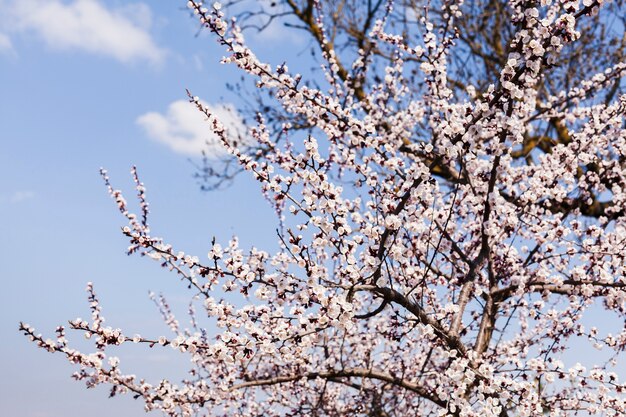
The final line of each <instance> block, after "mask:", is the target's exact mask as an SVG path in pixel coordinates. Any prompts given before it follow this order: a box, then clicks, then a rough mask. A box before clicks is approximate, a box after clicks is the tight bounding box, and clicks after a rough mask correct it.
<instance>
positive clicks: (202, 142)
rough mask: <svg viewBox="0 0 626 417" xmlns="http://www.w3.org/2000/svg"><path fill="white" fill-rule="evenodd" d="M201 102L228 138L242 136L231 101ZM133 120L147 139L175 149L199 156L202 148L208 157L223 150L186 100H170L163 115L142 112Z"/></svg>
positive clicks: (217, 154) (200, 114) (202, 116)
mask: <svg viewBox="0 0 626 417" xmlns="http://www.w3.org/2000/svg"><path fill="white" fill-rule="evenodd" d="M203 104H204V105H205V106H206V107H207V109H209V111H210V112H211V113H213V114H214V115H215V116H216V117H217V118H218V119H219V121H220V122H222V123H223V124H224V126H225V127H226V129H227V132H228V135H229V137H230V138H232V139H237V138H238V137H243V136H244V134H245V131H246V129H245V126H244V122H243V119H242V117H241V115H240V114H239V113H238V112H237V110H236V109H235V108H234V106H233V105H232V104H216V105H210V104H207V103H203ZM137 123H138V124H139V125H140V126H141V127H142V128H143V129H144V130H145V131H146V133H147V134H148V136H149V137H150V138H151V139H153V140H155V141H157V142H161V143H163V144H165V145H167V146H168V147H169V148H170V149H172V150H173V151H175V152H178V153H182V154H186V155H199V154H200V153H201V152H202V151H205V152H206V153H207V155H208V156H209V157H211V156H213V157H218V156H220V155H224V153H225V150H224V148H223V147H222V145H221V143H220V141H219V139H218V138H217V136H216V135H215V134H214V133H213V132H212V131H211V126H210V125H209V123H207V121H206V120H205V117H204V115H203V114H202V113H200V112H199V111H198V109H197V108H196V107H195V106H194V105H193V104H191V103H189V102H188V101H186V100H178V101H175V102H173V103H171V104H170V105H169V106H168V108H167V112H166V113H165V114H161V113H157V112H150V113H146V114H144V115H142V116H140V117H138V118H137Z"/></svg>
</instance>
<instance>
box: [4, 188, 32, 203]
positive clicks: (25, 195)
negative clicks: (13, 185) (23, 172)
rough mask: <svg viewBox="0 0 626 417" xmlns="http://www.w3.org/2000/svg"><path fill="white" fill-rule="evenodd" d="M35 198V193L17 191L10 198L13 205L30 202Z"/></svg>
mask: <svg viewBox="0 0 626 417" xmlns="http://www.w3.org/2000/svg"><path fill="white" fill-rule="evenodd" d="M34 197H35V193H34V192H32V191H16V192H14V193H13V195H11V197H9V202H11V203H13V204H17V203H21V202H22V201H25V200H30V199H31V198H34Z"/></svg>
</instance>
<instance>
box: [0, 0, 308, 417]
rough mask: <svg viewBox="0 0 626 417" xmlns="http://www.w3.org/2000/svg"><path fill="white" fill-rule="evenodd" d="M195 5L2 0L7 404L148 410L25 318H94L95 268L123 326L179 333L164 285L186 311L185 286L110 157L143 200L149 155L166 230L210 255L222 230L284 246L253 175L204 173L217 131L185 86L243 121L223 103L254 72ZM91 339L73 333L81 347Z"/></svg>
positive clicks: (15, 409)
mask: <svg viewBox="0 0 626 417" xmlns="http://www.w3.org/2000/svg"><path fill="white" fill-rule="evenodd" d="M185 3H186V2H185V1H178V2H177V1H165V0H157V1H152V2H149V3H148V2H146V3H139V2H134V1H116V0H113V1H104V0H71V1H69V0H64V1H61V0H19V1H17V0H15V1H14V0H0V126H1V127H0V146H1V148H0V248H1V251H2V253H3V254H4V257H5V260H4V262H2V263H1V264H0V279H2V288H3V290H2V292H0V309H1V313H2V314H1V317H0V326H1V328H0V331H1V334H2V336H3V339H4V340H3V343H2V344H0V358H1V359H0V360H1V362H0V368H1V369H2V372H3V377H2V378H1V379H0V415H3V416H21V417H52V416H64V417H72V416H84V415H90V416H93V417H100V416H103V417H104V416H110V415H118V416H137V415H143V414H144V413H143V410H142V405H141V403H140V402H138V401H133V400H132V399H131V398H130V397H123V398H118V399H116V400H109V399H108V398H107V392H106V390H104V389H96V390H90V391H87V390H85V388H84V386H83V385H82V384H81V383H76V382H74V381H73V380H71V378H70V375H71V373H72V372H73V368H72V367H71V366H70V365H69V364H68V363H67V362H66V361H65V360H64V359H63V358H62V357H60V356H58V355H55V356H52V355H50V354H48V353H46V352H44V351H42V350H40V349H38V348H37V347H36V346H35V345H33V344H31V343H29V342H28V341H27V340H26V338H25V337H23V336H22V335H20V334H19V333H18V331H17V326H18V322H19V321H20V320H23V321H25V322H27V323H29V324H31V325H33V326H34V327H35V328H36V329H37V330H38V331H40V332H42V333H44V334H49V335H52V334H53V331H54V328H55V326H56V325H58V324H65V323H66V322H67V320H68V319H73V318H76V317H85V318H86V317H88V315H89V311H88V309H87V303H86V297H85V292H84V288H85V284H86V283H87V282H88V281H93V282H94V284H95V289H96V291H97V293H98V294H99V295H100V298H101V301H102V303H103V308H104V313H105V316H106V317H107V319H108V323H109V324H110V325H112V326H114V327H122V328H124V329H128V331H129V332H130V333H133V332H137V331H140V330H141V331H142V333H143V334H145V335H159V334H167V329H166V326H165V325H164V324H162V321H161V320H160V317H159V314H158V312H157V310H156V308H155V307H154V305H153V304H152V302H151V301H150V300H149V298H148V296H147V294H148V291H149V290H152V291H155V292H159V291H162V292H164V293H165V294H166V295H167V296H168V298H169V299H170V301H171V302H172V304H173V305H174V306H175V308H176V309H177V310H176V311H177V312H179V316H180V320H181V322H185V321H186V317H185V314H184V313H185V311H186V303H187V302H188V300H189V298H190V295H191V293H190V292H189V291H188V290H187V289H186V287H185V286H184V285H182V284H181V283H180V282H178V280H177V278H176V277H175V276H173V275H172V274H168V273H167V272H166V271H162V270H160V268H159V267H158V265H157V264H156V263H154V262H150V260H148V259H144V258H140V257H127V256H126V255H125V254H124V251H125V248H126V246H127V242H126V240H125V238H124V237H123V236H122V235H121V233H120V227H121V226H123V225H124V222H123V218H122V217H121V216H120V214H119V212H117V210H116V207H115V205H114V202H113V201H112V200H111V199H110V198H109V197H108V195H107V193H106V189H105V187H104V186H103V183H102V180H101V178H100V176H99V174H98V170H99V168H100V167H101V166H102V167H105V168H107V169H108V171H109V174H110V176H111V179H112V181H113V184H114V185H115V186H116V187H118V188H122V189H125V190H127V191H126V195H127V200H128V201H129V202H131V203H134V201H133V195H134V193H133V189H132V181H131V177H130V174H129V170H130V168H131V166H132V165H137V167H138V169H139V173H140V175H141V178H142V180H143V181H144V182H145V184H146V186H147V188H148V197H149V200H150V203H151V208H152V211H153V213H152V229H153V233H154V234H158V235H161V236H166V238H167V241H169V242H170V243H173V244H174V245H175V246H176V247H178V248H180V249H182V250H185V251H186V252H189V253H195V254H198V255H200V256H202V255H204V254H205V253H206V251H207V248H208V245H209V242H210V241H211V238H212V237H213V236H214V235H215V236H217V237H218V239H221V240H222V241H226V240H227V239H228V238H229V237H230V236H232V235H233V234H237V235H239V236H240V238H241V241H242V243H243V244H244V245H246V246H249V245H252V244H253V242H254V244H255V245H258V246H264V247H269V248H271V247H273V245H274V241H275V239H274V230H275V228H276V220H275V218H274V216H273V212H272V209H271V207H270V206H269V204H267V203H266V202H265V201H264V199H263V198H262V196H261V194H260V192H259V191H258V188H257V187H256V185H255V184H254V183H253V182H252V180H250V179H249V178H246V177H243V176H241V177H240V178H238V180H237V181H236V183H235V184H234V185H233V186H232V187H230V188H228V189H226V190H224V191H218V192H213V193H203V192H201V191H200V190H199V187H198V185H197V184H196V183H195V181H194V180H193V178H192V174H193V172H194V170H193V167H192V165H191V164H190V163H189V161H188V159H189V158H192V159H199V158H198V156H197V152H198V151H199V150H200V149H202V148H203V147H204V146H203V144H204V141H205V140H206V139H207V138H209V139H210V137H209V133H208V131H207V130H206V129H205V127H204V125H203V124H202V120H201V117H200V116H198V114H197V112H196V110H195V109H194V108H193V107H192V106H191V105H190V104H188V103H186V102H185V100H186V95H185V88H189V89H190V90H192V91H193V93H194V94H196V95H198V96H200V97H202V98H203V100H205V101H206V102H207V103H209V105H211V106H212V107H213V108H214V109H215V110H216V112H218V113H219V112H220V111H222V113H223V114H224V116H225V118H226V119H227V122H228V123H231V125H233V126H234V125H236V124H237V123H238V118H237V116H236V115H233V114H232V113H227V112H225V111H224V109H228V106H230V105H231V104H230V103H235V104H236V103H237V101H236V100H237V97H234V96H233V95H232V94H230V93H229V92H228V91H227V90H226V88H225V83H226V82H227V81H233V80H236V79H237V78H238V77H239V76H240V74H239V73H238V72H236V71H235V70H234V68H232V67H225V66H223V65H220V64H219V63H218V62H219V59H220V58H221V56H222V54H223V53H222V51H221V49H220V47H219V46H218V45H217V44H216V43H215V42H214V40H213V39H212V38H211V37H210V36H208V35H204V36H202V35H201V36H196V35H197V33H198V25H197V24H196V21H195V20H194V19H193V18H191V17H190V16H189V13H188V12H187V11H186V10H185V8H184V6H185ZM279 39H280V42H279ZM255 43H256V47H257V49H256V50H257V52H258V54H259V55H260V56H264V57H266V58H267V59H269V60H270V61H272V58H273V56H274V53H275V50H276V45H277V44H280V45H281V48H280V51H281V53H283V54H284V53H285V52H287V53H292V52H293V53H297V52H298V51H301V50H302V49H303V48H304V47H305V46H306V45H305V44H304V43H303V42H302V40H301V39H299V38H298V37H297V36H293V35H291V36H290V37H288V38H285V37H282V36H281V34H280V33H279V32H276V31H273V32H272V31H270V32H268V33H267V34H265V35H263V37H261V38H260V39H258V40H257V41H256V42H253V44H255ZM280 58H281V59H282V58H283V57H282V56H281V57H280ZM281 62H282V60H278V57H277V58H276V63H281ZM229 117H230V118H229ZM210 149H212V150H213V151H214V150H215V148H210ZM243 202H245V204H242V203H243ZM70 336H72V335H70ZM81 337H82V336H81V335H79V334H75V335H73V338H72V339H70V340H74V341H75V342H76V343H77V344H78V346H81V345H84V342H83V341H81ZM123 353H124V355H122V359H124V358H126V357H127V358H128V362H127V363H130V362H131V361H132V362H133V363H134V364H135V367H134V368H133V367H126V370H128V372H135V373H137V374H138V375H142V376H146V377H148V378H152V379H156V378H158V377H160V376H162V374H166V375H168V374H170V373H171V375H172V376H176V375H178V374H179V373H180V370H183V369H185V367H186V363H185V362H184V359H183V362H182V363H181V358H177V356H176V355H174V356H168V355H164V354H163V353H162V352H158V351H151V352H147V354H144V351H143V350H132V349H131V350H128V351H125V352H123ZM165 353H168V352H165ZM177 373H178V374H177Z"/></svg>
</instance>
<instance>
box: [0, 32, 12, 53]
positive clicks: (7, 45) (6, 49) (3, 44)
mask: <svg viewBox="0 0 626 417" xmlns="http://www.w3.org/2000/svg"><path fill="white" fill-rule="evenodd" d="M0 53H10V54H13V53H14V51H13V43H11V39H10V38H9V37H8V36H7V35H5V34H4V33H0Z"/></svg>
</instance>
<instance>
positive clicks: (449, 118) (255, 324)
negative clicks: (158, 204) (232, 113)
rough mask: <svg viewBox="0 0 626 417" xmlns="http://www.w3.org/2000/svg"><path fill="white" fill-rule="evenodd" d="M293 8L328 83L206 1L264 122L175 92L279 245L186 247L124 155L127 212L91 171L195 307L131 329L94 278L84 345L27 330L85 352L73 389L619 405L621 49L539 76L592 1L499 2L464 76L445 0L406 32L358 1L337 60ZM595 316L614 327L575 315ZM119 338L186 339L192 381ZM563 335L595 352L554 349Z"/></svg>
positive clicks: (312, 11)
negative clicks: (359, 24)
mask: <svg viewBox="0 0 626 417" xmlns="http://www.w3.org/2000/svg"><path fill="white" fill-rule="evenodd" d="M304 3H305V4H307V5H308V6H307V7H306V8H299V6H298V4H297V3H296V2H292V1H291V0H286V2H285V4H286V5H287V6H289V7H291V9H290V10H291V13H292V14H295V15H296V16H297V17H298V18H300V19H301V20H302V21H303V22H305V23H306V25H307V26H306V27H307V28H308V29H307V30H309V31H310V32H311V33H312V34H313V35H314V36H315V38H316V40H317V41H318V43H319V46H320V50H321V51H322V58H323V61H324V63H323V66H322V68H323V73H324V76H325V77H324V80H323V83H322V81H319V80H318V82H319V84H320V85H323V87H315V88H314V87H313V86H312V85H311V84H310V83H308V82H307V80H304V79H303V77H302V76H300V75H297V74H292V73H291V72H290V71H289V69H288V67H287V65H286V64H282V65H279V66H277V67H273V66H271V65H269V64H265V63H263V62H261V61H260V60H259V59H257V57H256V56H255V55H254V53H253V52H252V51H251V50H250V49H249V48H248V47H247V46H246V44H245V41H244V36H243V34H242V31H241V29H240V27H239V26H238V25H237V24H236V21H234V20H228V19H227V18H226V17H225V14H224V12H223V11H222V10H221V7H220V5H219V4H215V5H213V6H212V7H205V6H203V5H202V4H201V3H199V2H196V1H190V2H189V7H190V8H191V9H192V10H193V11H194V12H195V14H196V15H198V17H199V19H200V22H201V23H202V25H203V26H204V27H205V28H206V30H208V31H210V32H212V33H213V35H214V36H215V37H216V38H217V40H218V41H219V42H220V43H221V44H222V45H223V46H224V48H225V50H226V51H227V55H226V56H225V58H224V59H223V63H226V64H232V65H234V66H236V67H238V68H239V69H240V70H242V71H244V72H246V73H247V74H248V75H249V76H250V77H251V78H253V79H254V80H255V82H256V86H257V87H258V88H259V89H261V90H264V91H266V92H267V94H268V97H269V96H271V98H272V99H273V100H275V103H276V105H275V106H274V107H273V108H272V111H273V112H274V116H273V117H272V123H269V122H268V118H269V117H268V116H267V115H264V114H262V113H259V114H258V115H257V116H256V124H255V125H254V126H252V127H250V129H249V132H248V136H249V137H248V138H247V139H246V140H245V141H244V142H243V143H245V144H246V145H245V146H237V145H236V144H235V142H237V143H242V141H240V140H237V141H235V140H234V139H233V137H232V136H230V135H229V133H228V132H227V131H226V129H225V128H224V127H223V125H222V124H221V123H220V121H219V120H217V119H216V118H215V117H214V116H213V115H212V114H211V113H210V111H209V110H208V108H206V107H205V106H203V104H202V102H201V101H200V99H199V98H197V97H195V96H193V95H192V94H190V101H191V103H192V104H194V105H195V106H196V107H197V108H198V110H199V111H201V112H203V113H204V114H205V115H206V118H207V120H208V122H207V123H208V124H207V128H208V129H212V130H213V132H215V133H216V135H217V136H218V137H219V138H220V140H221V141H222V143H223V146H224V147H225V149H227V151H228V152H229V154H230V155H231V157H232V158H233V160H234V161H236V162H237V164H238V166H239V167H240V168H241V169H242V170H244V171H246V172H248V174H249V175H251V176H253V177H254V178H255V179H256V180H258V182H259V186H260V187H262V189H263V191H264V192H265V193H266V194H267V195H268V196H269V197H271V201H272V204H274V205H275V208H276V210H277V213H278V216H279V218H280V221H281V228H280V229H279V230H278V237H277V239H278V240H279V243H280V250H279V251H277V252H276V253H268V252H266V251H263V250H262V249H258V248H250V249H245V248H241V247H240V246H239V244H238V241H237V239H235V238H233V239H232V240H230V241H228V242H222V243H221V244H220V243H218V242H217V241H216V242H214V243H213V245H212V247H210V248H209V252H208V256H203V257H196V256H192V255H189V254H185V253H183V252H179V251H178V249H175V248H173V247H172V246H171V245H168V244H167V243H166V242H165V241H164V240H163V239H161V238H159V237H156V236H154V235H153V234H152V232H151V231H150V229H149V226H148V204H147V202H146V196H145V188H144V185H143V184H142V183H141V182H140V180H139V178H138V176H137V173H136V171H135V170H134V169H133V176H134V178H135V183H136V186H137V187H136V188H137V193H138V200H139V203H140V207H141V209H140V213H139V214H138V215H136V214H134V213H132V212H130V211H129V209H128V208H127V203H126V201H125V199H124V197H123V196H122V193H121V191H119V190H116V189H114V188H113V187H112V185H111V184H110V182H109V177H108V175H107V173H106V172H104V171H103V172H102V174H103V177H104V180H105V182H106V184H107V186H108V188H109V192H110V194H111V196H112V197H113V198H114V199H115V201H116V202H117V205H118V207H119V209H120V211H121V212H122V214H123V215H124V216H125V217H126V219H127V220H128V225H127V226H126V227H125V228H124V229H123V232H124V234H125V235H126V236H128V238H129V239H130V247H129V252H130V253H141V254H144V255H147V256H149V257H150V258H153V259H154V260H156V261H157V262H159V263H160V264H161V265H162V266H163V267H165V268H168V269H170V270H171V271H172V272H173V273H175V274H178V275H179V276H180V277H182V278H183V279H184V280H185V281H186V282H187V284H188V285H189V287H190V288H192V289H193V291H194V292H195V293H196V294H197V295H198V296H199V297H200V298H201V299H202V300H203V304H202V306H203V309H202V310H200V311H198V312H197V313H195V315H194V320H193V321H192V323H193V326H191V328H189V329H182V328H180V327H179V326H178V324H177V321H176V320H175V319H174V318H173V317H172V315H171V313H170V311H169V310H168V307H167V304H165V303H163V304H162V311H163V314H164V316H165V318H166V320H167V322H168V323H169V324H170V327H171V329H172V335H171V336H160V337H159V336H148V335H135V336H132V335H126V334H125V333H124V332H123V330H121V329H116V328H111V327H107V326H105V324H104V322H103V318H102V317H101V314H100V306H99V303H98V299H97V297H96V295H95V292H94V290H93V286H92V285H91V284H89V285H88V288H87V289H88V293H89V302H90V307H91V311H92V315H91V320H88V321H85V320H81V319H77V320H73V321H71V322H70V327H71V329H74V330H78V331H80V332H83V333H85V335H86V336H87V337H88V338H90V339H91V340H93V341H94V349H95V350H94V351H93V352H82V351H78V350H76V349H74V348H72V347H71V345H70V344H69V342H68V340H67V339H66V329H65V328H64V327H59V328H57V332H56V333H57V337H56V338H54V339H46V338H45V337H43V336H41V335H38V334H37V333H36V332H35V330H34V329H33V328H32V327H30V326H29V325H26V324H21V326H20V329H21V330H22V331H23V332H24V333H25V334H26V335H27V336H29V337H30V338H31V340H33V341H34V342H35V343H37V344H38V345H39V346H40V347H42V348H44V349H47V350H49V351H50V352H57V353H61V354H63V355H65V356H66V357H67V359H68V360H69V361H70V362H72V363H75V364H77V365H79V366H80V370H79V371H78V372H77V373H76V374H75V377H76V378H77V379H79V380H83V381H85V382H86V383H87V385H88V386H93V385H98V384H109V385H110V386H111V387H112V388H111V389H112V393H129V394H131V395H133V396H135V397H136V398H141V399H142V400H143V401H144V402H145V406H146V409H147V410H161V411H162V412H164V413H165V414H167V415H171V416H191V415H228V416H231V415H232V416H266V415H267V416H272V415H281V416H282V415H286V416H299V415H312V416H313V415H320V416H322V415H330V416H344V415H362V416H406V415H416V416H417V415H419V416H459V417H461V416H478V415H481V416H511V417H512V416H543V415H546V414H547V415H550V416H570V415H607V416H620V415H625V413H626V385H625V383H624V382H623V381H620V379H619V377H618V375H617V373H616V372H615V370H614V367H615V364H616V363H617V362H618V361H619V360H620V359H622V360H624V350H625V349H626V325H621V323H624V322H625V321H626V125H625V121H624V112H625V111H626V95H623V94H622V95H620V91H621V90H620V88H621V84H620V83H621V79H622V77H623V75H624V73H625V72H626V64H625V63H624V62H622V60H621V59H620V58H619V57H620V56H621V52H620V51H621V50H618V46H615V48H616V51H615V55H613V57H614V58H615V57H617V59H613V60H610V59H607V60H606V62H607V67H606V68H602V69H601V70H599V71H598V72H597V73H592V74H590V73H587V72H585V71H578V73H579V75H580V76H581V77H583V78H580V79H577V82H576V84H575V85H571V86H569V87H567V88H565V87H566V86H563V85H562V86H563V88H562V89H559V90H555V91H553V86H551V85H548V84H549V82H548V81H549V80H553V79H555V77H558V75H555V74H558V70H559V69H560V65H561V63H562V62H571V61H570V60H568V58H567V56H565V57H564V58H562V56H563V55H564V54H565V55H566V54H567V52H568V51H576V50H578V49H576V47H575V45H576V42H578V41H579V40H581V39H584V37H585V34H584V33H582V28H588V26H586V23H585V22H586V21H588V20H589V19H594V16H597V15H598V14H599V13H600V14H601V13H602V10H604V9H603V8H604V7H607V6H605V5H603V4H602V3H603V2H601V1H592V0H583V1H581V2H579V1H567V0H563V1H550V0H542V1H517V0H513V1H511V2H510V3H509V4H508V5H506V7H505V8H503V10H501V11H500V12H499V13H500V14H499V17H498V18H499V19H501V20H504V21H506V22H507V23H506V24H504V23H500V24H502V25H504V26H506V25H508V26H507V27H508V28H509V32H507V33H509V34H510V37H509V39H507V41H506V42H505V44H504V45H503V46H502V51H500V52H498V53H499V54H502V55H503V56H504V57H505V59H504V61H503V62H502V65H499V66H498V67H497V68H496V64H495V63H492V66H491V67H487V66H485V67H483V69H484V70H488V71H491V72H492V73H493V74H495V76H494V79H493V80H492V81H491V82H488V83H484V82H483V81H484V80H478V81H480V82H483V84H480V85H479V84H478V82H473V81H472V77H466V78H465V79H464V81H463V83H460V82H459V81H458V80H456V81H455V79H454V78H453V77H452V76H451V74H453V73H458V71H460V70H461V69H462V67H463V63H462V62H459V61H458V58H459V57H461V56H463V53H464V52H463V51H465V52H468V51H469V52H470V53H475V52H476V51H474V52H472V50H471V42H470V41H471V39H472V33H468V32H467V30H471V28H472V27H473V26H472V25H471V24H470V23H468V22H471V21H472V19H471V18H467V17H466V16H465V15H464V14H463V13H464V11H466V9H467V8H465V7H464V6H463V5H462V4H461V3H460V2H456V1H450V2H446V1H444V2H433V3H431V4H427V5H426V6H427V7H424V8H422V9H421V10H422V12H421V13H417V14H415V20H416V21H415V25H416V27H418V30H417V34H416V35H411V36H409V35H408V34H407V33H404V32H403V31H402V30H398V27H399V26H398V25H394V24H393V22H397V19H396V18H397V16H398V14H397V12H394V4H393V2H391V1H389V2H387V3H384V2H382V1H378V2H376V1H368V2H366V3H367V16H370V21H368V22H367V25H366V26H365V28H366V29H367V30H366V31H363V32H362V35H361V36H360V37H357V38H359V39H361V38H362V39H361V40H360V42H355V43H354V44H356V45H357V48H355V49H354V50H353V51H352V52H353V56H352V57H351V59H350V62H351V64H350V65H346V63H345V62H346V60H345V59H346V58H345V57H346V54H344V57H343V60H342V61H340V60H339V58H338V55H337V52H336V50H335V45H336V44H337V42H335V40H334V38H333V36H335V35H334V33H335V31H332V30H330V31H329V25H327V24H325V22H326V21H327V20H326V19H327V18H326V17H325V15H324V13H325V12H327V8H326V6H327V4H326V3H325V2H316V1H309V2H304ZM330 3H333V4H334V3H335V2H328V4H330ZM339 3H341V2H339ZM364 3H365V2H364ZM496 3H498V4H501V5H502V4H503V2H496ZM339 12H341V11H339ZM370 12H371V13H370ZM394 16H395V17H394ZM330 28H331V29H332V25H330ZM460 28H464V30H465V32H463V31H461V29H460ZM400 29H402V28H400ZM590 30H591V29H590ZM331 32H332V33H331ZM348 33H349V32H348ZM355 39H356V38H355ZM348 44H352V43H350V42H348ZM468 45H469V46H468ZM609 46H610V45H609ZM468 48H469V49H468ZM485 62H486V61H485ZM596 64H597V63H596ZM583 67H584V68H587V67H585V66H584V65H583ZM377 68H378V69H380V71H379V73H378V74H379V76H378V75H377V76H372V74H373V73H374V74H375V73H376V71H377ZM461 84H462V86H461ZM461 87H462V88H461ZM276 114H282V115H283V118H282V119H280V118H277V117H275V115H276ZM296 122H298V123H300V125H296ZM301 126H307V128H306V130H303V129H302V127H301ZM544 132H545V133H544ZM599 310H603V311H604V312H603V314H604V315H605V317H607V320H606V321H605V323H608V324H615V326H614V327H615V328H614V329H606V327H607V326H605V325H603V324H604V323H600V324H596V323H591V325H589V324H587V323H586V324H587V325H583V321H584V320H587V322H588V319H589V317H591V318H593V317H597V315H591V316H590V315H589V312H590V311H595V312H596V313H597V311H599ZM207 322H210V326H211V329H213V328H215V329H217V330H216V331H213V330H210V331H209V330H206V328H208V326H209V324H207V325H206V326H204V323H207ZM594 324H595V326H594ZM128 343H135V344H138V345H145V347H146V348H148V346H149V347H150V348H152V349H158V348H162V349H175V350H177V351H180V352H181V354H185V355H189V356H190V358H191V361H192V365H193V366H192V369H191V370H190V372H189V377H188V378H186V379H185V380H183V381H181V382H180V383H178V384H175V383H173V382H170V381H168V380H162V381H154V382H148V381H144V380H142V379H138V378H137V377H135V376H134V375H127V374H125V373H124V372H123V366H122V364H120V361H119V360H118V359H117V358H116V357H115V356H112V354H111V353H112V352H114V349H115V346H117V345H121V344H128ZM574 344H576V345H582V344H589V345H591V346H593V347H594V348H596V349H598V350H599V352H600V354H602V357H603V358H606V360H604V359H603V360H601V361H596V360H594V358H584V359H587V360H588V362H585V361H584V360H582V359H581V361H580V362H581V363H576V364H566V363H565V362H564V361H563V360H562V354H563V352H564V351H566V350H567V349H568V348H570V347H572V346H573V345H574ZM138 348H140V347H138ZM579 413H581V414H579Z"/></svg>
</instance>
